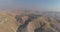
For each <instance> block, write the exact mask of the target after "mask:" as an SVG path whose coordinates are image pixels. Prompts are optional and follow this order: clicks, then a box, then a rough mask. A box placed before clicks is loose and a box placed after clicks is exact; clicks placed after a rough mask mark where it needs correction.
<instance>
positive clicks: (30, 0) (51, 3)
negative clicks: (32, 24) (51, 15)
mask: <svg viewBox="0 0 60 32" xmlns="http://www.w3.org/2000/svg"><path fill="white" fill-rule="evenodd" d="M0 9H22V10H47V11H60V0H0Z"/></svg>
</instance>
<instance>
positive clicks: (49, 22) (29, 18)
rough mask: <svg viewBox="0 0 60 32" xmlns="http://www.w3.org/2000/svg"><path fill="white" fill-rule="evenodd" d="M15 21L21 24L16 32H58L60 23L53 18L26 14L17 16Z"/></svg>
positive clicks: (59, 31)
mask: <svg viewBox="0 0 60 32" xmlns="http://www.w3.org/2000/svg"><path fill="white" fill-rule="evenodd" d="M24 18H25V19H24ZM16 19H17V22H18V23H20V24H21V25H20V26H19V27H18V29H17V32H60V23H58V22H57V21H56V20H54V19H53V18H49V17H45V16H42V15H36V14H28V15H17V16H16ZM20 20H21V21H20Z"/></svg>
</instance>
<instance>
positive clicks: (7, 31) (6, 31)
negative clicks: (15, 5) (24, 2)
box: [0, 13, 18, 32]
mask: <svg viewBox="0 0 60 32" xmlns="http://www.w3.org/2000/svg"><path fill="white" fill-rule="evenodd" d="M17 27H18V23H17V22H16V20H15V17H14V15H12V14H8V13H0V32H16V29H17Z"/></svg>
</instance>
